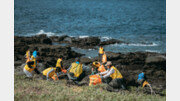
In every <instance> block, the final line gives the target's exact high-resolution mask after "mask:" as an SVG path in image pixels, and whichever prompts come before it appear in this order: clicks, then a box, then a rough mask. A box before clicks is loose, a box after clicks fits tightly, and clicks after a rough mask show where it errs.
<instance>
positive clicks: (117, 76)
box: [99, 61, 126, 91]
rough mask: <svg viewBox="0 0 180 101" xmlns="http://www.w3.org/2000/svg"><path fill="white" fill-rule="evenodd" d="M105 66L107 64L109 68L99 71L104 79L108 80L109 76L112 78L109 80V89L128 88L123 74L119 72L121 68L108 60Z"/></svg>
mask: <svg viewBox="0 0 180 101" xmlns="http://www.w3.org/2000/svg"><path fill="white" fill-rule="evenodd" d="M105 66H107V68H108V70H106V71H105V72H101V73H99V75H101V79H102V80H106V79H107V78H108V77H110V78H111V80H110V81H109V82H107V84H108V87H107V90H109V91H119V89H120V88H122V89H126V88H125V85H124V80H123V76H122V74H121V73H120V72H119V70H118V69H117V68H116V67H114V66H113V65H112V63H111V61H108V62H107V63H106V65H105ZM103 74H105V75H103ZM102 75H103V76H102Z"/></svg>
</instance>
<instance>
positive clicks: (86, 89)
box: [14, 75, 166, 101]
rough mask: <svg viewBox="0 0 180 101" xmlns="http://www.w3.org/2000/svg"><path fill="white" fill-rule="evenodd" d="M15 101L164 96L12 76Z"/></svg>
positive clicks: (152, 99) (131, 100)
mask: <svg viewBox="0 0 180 101" xmlns="http://www.w3.org/2000/svg"><path fill="white" fill-rule="evenodd" d="M14 77H15V78H14V80H15V81H14V100H15V101H29V100H30V101H84V100H85V101H165V100H166V96H163V97H162V96H159V95H147V94H143V93H142V92H139V93H137V92H136V88H134V87H131V89H130V91H121V92H108V91H106V90H103V89H102V87H103V86H104V84H102V85H96V86H82V87H78V86H71V87H68V86H66V81H65V80H61V81H56V82H53V81H46V80H38V79H33V80H28V79H25V76H22V75H21V76H20V75H15V76H14Z"/></svg>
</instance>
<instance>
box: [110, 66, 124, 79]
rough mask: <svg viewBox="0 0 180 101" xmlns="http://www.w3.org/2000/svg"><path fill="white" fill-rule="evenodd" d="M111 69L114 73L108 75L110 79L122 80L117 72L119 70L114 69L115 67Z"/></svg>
mask: <svg viewBox="0 0 180 101" xmlns="http://www.w3.org/2000/svg"><path fill="white" fill-rule="evenodd" d="M111 68H113V69H114V73H113V74H111V75H110V77H111V78H112V79H116V78H120V79H122V78H123V76H122V75H121V73H120V72H119V70H117V69H116V67H114V66H112V67H111Z"/></svg>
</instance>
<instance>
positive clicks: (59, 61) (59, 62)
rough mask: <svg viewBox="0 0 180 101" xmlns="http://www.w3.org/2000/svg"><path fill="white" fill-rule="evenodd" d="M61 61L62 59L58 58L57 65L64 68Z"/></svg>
mask: <svg viewBox="0 0 180 101" xmlns="http://www.w3.org/2000/svg"><path fill="white" fill-rule="evenodd" d="M61 61H62V59H58V60H57V63H56V67H60V68H61V69H62V67H61Z"/></svg>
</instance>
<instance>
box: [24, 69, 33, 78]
mask: <svg viewBox="0 0 180 101" xmlns="http://www.w3.org/2000/svg"><path fill="white" fill-rule="evenodd" d="M23 71H24V73H25V74H26V76H27V77H32V74H31V72H29V71H27V70H26V69H25V68H24V69H23Z"/></svg>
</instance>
